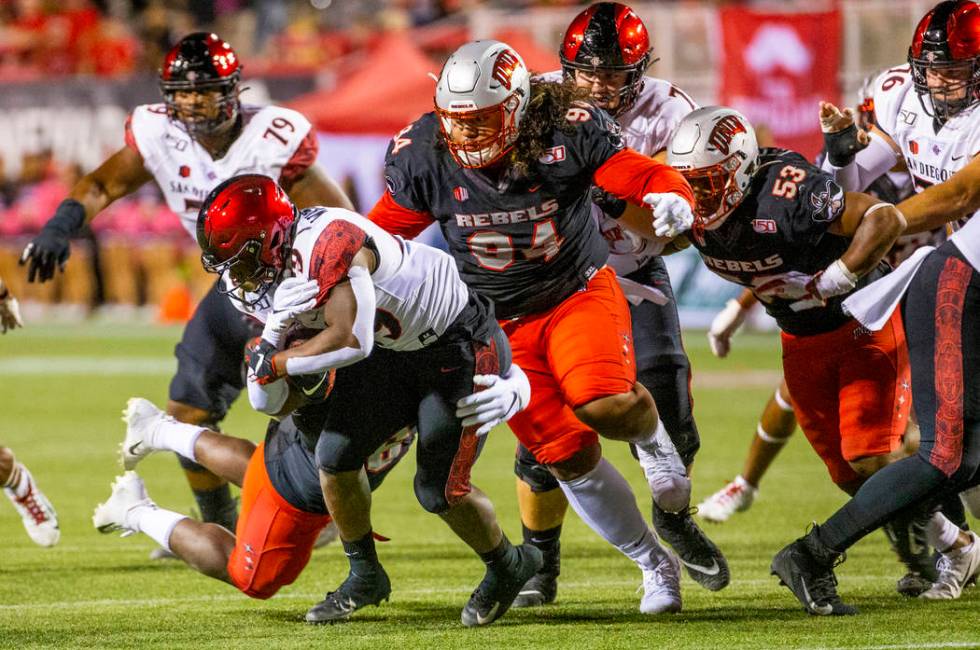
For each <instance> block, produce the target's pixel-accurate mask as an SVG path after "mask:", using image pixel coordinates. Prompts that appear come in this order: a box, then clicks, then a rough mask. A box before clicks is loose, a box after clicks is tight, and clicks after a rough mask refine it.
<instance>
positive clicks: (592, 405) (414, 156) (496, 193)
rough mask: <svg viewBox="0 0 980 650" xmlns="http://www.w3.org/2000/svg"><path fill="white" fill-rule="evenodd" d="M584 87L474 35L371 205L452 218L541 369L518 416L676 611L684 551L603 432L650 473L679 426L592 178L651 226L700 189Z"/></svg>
mask: <svg viewBox="0 0 980 650" xmlns="http://www.w3.org/2000/svg"><path fill="white" fill-rule="evenodd" d="M585 97H586V94H585V93H584V92H582V91H578V90H576V89H574V88H573V87H571V86H570V85H567V84H552V83H547V82H539V81H534V82H532V81H531V80H530V76H529V73H528V70H527V68H526V66H525V65H524V62H523V60H522V59H521V57H520V55H519V54H518V53H517V52H516V51H514V50H513V49H512V48H511V47H509V46H508V45H507V44H505V43H501V42H498V41H476V42H472V43H468V44H466V45H463V46H462V47H460V48H459V49H458V50H456V52H454V53H453V54H452V56H450V57H449V59H448V60H447V61H446V63H445V64H444V65H443V68H442V71H441V74H440V75H439V79H438V82H437V84H436V97H435V104H436V107H435V108H436V110H435V111H434V112H431V113H427V114H425V115H423V116H422V117H421V118H419V119H418V120H416V121H415V122H414V123H413V124H411V125H409V126H408V127H406V128H405V129H404V130H402V131H401V132H400V133H399V134H398V135H397V136H396V137H395V138H394V139H393V140H392V142H391V145H390V146H389V148H388V155H387V163H386V168H385V169H386V171H385V174H386V180H387V184H388V191H387V192H386V193H385V194H384V196H383V197H382V198H381V200H380V201H379V202H378V203H377V204H376V205H375V207H374V208H373V209H372V211H371V213H370V218H371V219H372V220H373V221H375V222H376V223H377V224H379V225H380V226H382V227H383V228H385V229H386V230H388V231H390V232H396V233H398V234H402V235H414V234H416V233H418V232H419V231H421V230H422V229H423V228H425V227H426V226H427V225H428V224H430V223H432V222H433V221H436V222H438V223H439V225H440V227H441V229H442V232H443V234H444V235H445V238H446V241H447V242H448V245H449V250H450V252H451V253H452V255H453V256H454V257H455V258H456V263H457V265H458V267H459V269H460V273H461V275H462V277H463V280H464V281H465V282H466V283H467V284H468V285H469V286H470V287H471V288H472V289H473V290H474V291H476V292H477V293H480V294H482V295H485V296H487V297H489V298H491V299H492V300H493V301H494V305H495V307H496V310H497V317H498V318H500V319H501V325H502V327H503V329H504V331H505V332H506V333H507V335H508V337H509V339H510V343H511V348H512V350H513V354H514V361H515V362H516V363H518V364H519V365H520V366H521V368H523V369H524V371H525V372H527V374H528V377H529V379H530V381H531V387H532V391H531V402H530V404H529V405H528V407H527V409H525V410H524V411H523V412H521V413H518V414H517V415H516V416H515V417H514V418H513V419H512V420H511V422H510V426H511V429H512V430H513V431H514V433H515V434H516V435H517V438H518V440H519V441H520V442H521V443H522V444H523V445H524V446H525V447H526V448H527V449H528V450H529V451H530V452H531V454H532V455H533V456H534V457H535V458H536V459H537V460H538V461H539V462H541V463H543V464H544V465H546V466H547V467H548V471H549V472H551V473H552V475H554V477H555V478H556V479H558V483H559V485H560V486H561V489H562V491H563V492H564V494H565V497H566V498H567V499H568V501H569V503H571V505H572V508H573V509H574V510H575V511H576V513H578V514H579V516H580V517H582V519H583V520H584V521H585V522H586V523H587V524H588V525H589V526H590V527H591V528H592V529H593V530H595V531H596V532H597V533H598V534H599V535H601V536H602V537H603V538H604V539H605V540H606V541H608V542H609V543H611V544H612V545H613V546H615V547H616V548H617V549H618V550H620V552H622V553H623V554H624V555H626V556H627V557H629V558H630V559H631V560H633V561H634V562H636V564H637V565H638V566H639V568H640V569H641V571H642V573H643V588H644V595H643V598H642V600H641V603H640V610H641V611H642V612H644V613H648V614H656V613H661V612H673V611H677V610H679V609H680V607H681V595H680V584H679V569H680V564H679V561H678V560H677V558H676V556H675V555H674V554H673V553H672V552H670V551H669V550H667V549H665V548H664V547H662V546H661V545H660V543H659V540H658V539H657V537H656V535H655V534H654V533H653V532H652V531H650V530H649V527H648V526H647V524H646V522H645V521H644V519H643V516H642V515H641V514H640V511H639V509H638V508H637V506H636V501H635V499H634V497H633V494H632V492H631V490H630V488H629V485H628V484H627V482H626V481H625V479H624V478H623V477H622V475H621V474H620V473H619V472H618V470H616V469H615V468H614V467H613V466H612V465H611V464H610V463H609V462H608V461H606V460H605V459H603V458H602V453H601V448H600V446H599V435H601V436H603V437H605V438H608V439H611V440H623V441H627V442H633V443H635V444H636V446H637V451H638V454H639V457H640V462H641V464H642V465H643V467H644V469H645V470H646V471H647V472H650V471H652V468H653V467H654V465H656V464H657V463H659V462H660V461H659V458H658V456H657V454H658V453H659V452H660V450H661V449H662V448H663V447H662V446H661V445H660V444H658V441H664V442H665V443H666V441H668V440H669V438H668V437H667V434H666V431H664V428H663V425H662V424H661V423H660V420H659V418H658V416H657V408H656V405H655V404H654V401H653V398H652V397H651V396H650V393H649V391H648V390H647V389H646V388H645V387H644V385H643V384H642V383H638V382H637V381H636V364H635V359H634V354H633V339H632V332H631V327H630V314H629V309H628V306H627V305H628V303H627V302H626V300H625V298H624V296H623V293H622V290H621V289H620V287H619V285H618V284H617V282H616V276H615V273H614V272H613V270H612V269H610V268H609V267H607V266H605V264H606V260H607V258H608V256H609V246H608V244H607V243H606V242H605V240H603V238H602V235H601V234H600V232H599V230H598V228H597V227H596V223H595V220H594V219H593V217H592V185H593V184H594V185H596V186H598V187H600V188H602V189H603V190H604V191H606V192H608V193H609V194H611V195H613V196H614V197H616V198H620V199H626V200H627V201H629V202H631V203H632V204H633V205H635V206H644V207H643V209H641V210H639V211H630V210H627V211H626V212H624V215H623V217H622V218H621V219H622V220H623V221H625V222H627V223H628V224H629V225H630V226H631V227H634V228H636V229H637V230H638V232H640V233H641V234H644V235H647V236H649V237H650V238H656V237H657V236H656V233H655V230H654V226H653V224H654V223H659V222H660V221H662V220H664V219H666V218H667V217H668V216H671V215H675V216H676V215H684V214H687V215H690V213H691V203H692V200H693V196H692V195H691V193H690V187H688V185H687V183H685V182H684V179H683V178H682V177H681V176H680V174H678V173H677V172H676V171H674V170H673V169H671V168H670V167H668V166H667V165H664V164H663V163H661V162H658V161H655V160H653V159H651V158H649V157H648V156H644V155H642V154H640V153H637V152H636V151H633V150H631V149H628V148H627V147H626V146H625V145H624V144H623V140H622V136H621V135H620V129H619V126H618V125H617V124H616V123H615V122H614V121H613V120H612V119H611V118H610V117H609V115H608V114H607V113H605V112H604V111H602V110H601V109H599V108H597V107H595V106H593V105H591V104H589V103H587V102H583V101H579V98H585ZM644 197H646V198H647V199H649V202H650V204H651V205H654V206H655V207H654V208H653V218H651V214H650V208H649V207H646V206H645V205H644V202H643V201H644ZM674 475H675V476H676V474H674ZM556 523H557V522H556Z"/></svg>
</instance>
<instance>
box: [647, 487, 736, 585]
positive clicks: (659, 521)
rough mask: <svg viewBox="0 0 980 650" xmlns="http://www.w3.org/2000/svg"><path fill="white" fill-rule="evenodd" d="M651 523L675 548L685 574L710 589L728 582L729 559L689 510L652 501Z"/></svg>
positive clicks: (729, 574) (662, 537) (729, 576)
mask: <svg viewBox="0 0 980 650" xmlns="http://www.w3.org/2000/svg"><path fill="white" fill-rule="evenodd" d="M653 527H654V528H655V529H656V531H657V534H658V535H660V537H661V539H663V540H664V541H665V542H667V543H668V544H670V545H671V546H672V547H673V548H674V552H676V553H677V555H678V557H680V560H681V563H682V564H683V565H684V566H685V567H687V574H688V575H689V576H691V578H692V579H693V580H694V581H695V582H696V583H698V584H699V585H701V586H702V587H704V588H705V589H708V590H709V591H720V590H722V589H724V588H725V587H727V586H728V583H729V582H730V581H731V573H730V572H729V570H728V560H726V559H725V555H724V554H723V553H722V552H721V549H719V548H718V547H717V546H716V545H715V543H714V542H712V541H711V540H710V539H709V538H708V536H707V535H705V533H704V531H703V530H701V528H700V527H699V526H698V525H697V523H695V521H694V517H692V516H691V511H690V510H682V511H681V512H677V513H672V512H666V511H665V510H662V509H661V508H660V507H659V506H658V505H657V504H656V503H654V504H653Z"/></svg>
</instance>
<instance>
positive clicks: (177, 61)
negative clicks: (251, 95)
mask: <svg viewBox="0 0 980 650" xmlns="http://www.w3.org/2000/svg"><path fill="white" fill-rule="evenodd" d="M241 71H242V66H241V63H240V62H239V61H238V56H237V55H236V54H235V51H234V50H233V49H231V45H229V44H228V43H227V42H225V41H223V40H221V38H220V37H219V36H218V35H217V34H209V33H207V32H197V33H194V34H190V35H188V36H185V37H184V38H182V39H180V42H179V43H177V44H176V45H174V47H173V48H172V49H171V50H170V52H168V53H167V56H166V57H165V58H164V59H163V66H162V67H161V68H160V90H161V91H163V101H164V104H166V106H167V114H168V115H169V116H170V118H171V119H173V120H176V121H178V122H180V123H181V124H183V125H184V128H186V129H187V132H188V133H190V134H191V135H198V134H201V135H210V134H213V133H217V132H220V131H222V130H223V129H225V128H227V127H228V126H229V125H230V124H232V123H233V122H234V121H235V120H236V119H238V113H239V111H240V110H241V103H240V101H239V99H238V81H239V79H240V78H241V74H242V72H241ZM215 91H216V92H217V93H218V99H217V106H215V105H214V104H213V103H212V104H211V105H210V106H208V105H207V104H205V103H204V102H200V103H199V102H197V101H194V102H187V103H184V102H181V101H178V98H177V93H178V92H185V93H188V92H196V93H201V94H204V93H211V92H215Z"/></svg>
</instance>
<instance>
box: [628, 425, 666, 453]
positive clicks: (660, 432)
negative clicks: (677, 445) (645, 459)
mask: <svg viewBox="0 0 980 650" xmlns="http://www.w3.org/2000/svg"><path fill="white" fill-rule="evenodd" d="M663 440H667V441H668V442H669V441H670V436H668V435H667V429H666V428H665V427H664V423H663V422H662V421H661V420H660V419H659V418H658V419H657V426H655V427H654V428H653V431H649V432H647V433H645V434H643V435H641V436H639V437H638V438H636V439H635V440H630V442H632V443H633V444H634V445H636V446H637V447H639V448H640V449H642V450H643V451H647V452H650V453H653V450H654V449H656V448H657V447H658V445H659V444H661V441H663ZM673 446H674V445H673V443H671V448H673Z"/></svg>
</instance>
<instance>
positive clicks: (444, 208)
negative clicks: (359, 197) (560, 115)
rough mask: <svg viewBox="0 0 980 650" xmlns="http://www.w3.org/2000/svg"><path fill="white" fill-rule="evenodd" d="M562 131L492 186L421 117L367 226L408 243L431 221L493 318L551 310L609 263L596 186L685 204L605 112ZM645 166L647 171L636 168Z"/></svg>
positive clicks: (389, 166)
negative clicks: (669, 196) (523, 167)
mask: <svg viewBox="0 0 980 650" xmlns="http://www.w3.org/2000/svg"><path fill="white" fill-rule="evenodd" d="M566 122H567V123H566V124H565V125H563V127H562V128H560V129H557V130H555V131H554V132H553V133H552V135H551V146H549V147H548V148H547V150H546V151H545V153H544V155H542V156H541V157H540V158H539V160H538V161H537V162H536V163H534V164H533V165H532V168H531V169H530V170H529V173H528V174H526V175H517V174H516V173H514V172H513V171H512V167H508V168H507V169H506V170H505V171H504V172H502V173H501V174H500V175H499V178H497V179H496V180H494V177H493V176H491V175H489V174H487V173H485V172H483V171H480V170H475V169H465V168H463V167H461V166H460V165H459V164H458V163H457V162H456V161H455V160H454V159H453V157H452V156H451V155H450V153H449V151H448V150H447V149H446V147H445V146H444V144H443V136H442V134H441V133H440V130H439V123H438V119H437V118H436V116H435V115H434V114H432V113H427V114H426V115H423V116H422V117H421V118H420V119H419V120H417V121H416V122H415V123H413V124H412V125H410V126H409V127H407V128H406V129H405V130H403V131H402V132H401V133H399V134H398V135H397V136H396V137H395V138H394V140H392V142H391V145H390V146H389V148H388V155H387V161H386V167H385V175H386V180H387V183H388V192H387V193H386V194H385V196H384V198H382V200H381V201H380V202H379V204H378V205H376V206H375V208H374V209H373V210H372V211H371V214H370V218H371V220H372V221H374V222H376V223H377V224H379V225H380V226H381V227H383V228H385V229H386V230H388V231H391V232H397V233H399V234H404V235H414V234H416V233H418V232H419V231H421V229H422V228H424V227H425V226H426V225H428V224H429V223H430V222H431V221H432V220H433V219H435V220H437V221H438V222H439V224H440V226H441V227H442V231H443V233H444V235H445V236H446V241H447V242H448V243H449V249H450V252H451V253H452V254H453V257H455V258H456V261H457V264H458V265H459V269H460V274H461V276H462V278H463V280H465V282H466V283H467V284H468V285H469V286H470V287H472V288H473V289H474V290H475V291H477V292H478V293H481V294H483V295H485V296H487V297H489V298H491V299H492V300H493V301H494V304H495V307H496V311H497V315H498V317H500V318H504V319H506V318H515V317H518V316H522V315H526V314H531V313H535V312H540V311H543V310H546V309H549V308H551V307H553V306H555V305H557V304H559V303H560V302H562V301H563V300H564V299H565V298H567V297H568V296H569V295H571V294H572V293H574V292H575V291H578V290H579V289H581V288H583V287H584V286H585V285H586V284H587V282H588V280H589V279H590V278H591V277H592V276H593V275H594V274H595V272H596V270H598V269H599V268H601V267H602V266H603V265H604V264H605V263H606V259H607V257H608V252H609V251H608V246H607V245H606V242H605V241H604V240H603V239H602V238H601V237H600V236H599V232H598V229H597V228H596V224H595V220H594V218H593V216H592V196H591V191H590V188H591V186H592V184H593V183H595V184H596V185H598V186H600V187H602V188H603V189H605V190H606V191H608V192H609V193H611V194H613V195H615V196H618V197H620V198H630V199H631V200H633V201H635V202H636V203H639V202H640V200H641V199H642V196H643V195H644V194H645V193H646V192H648V191H653V192H676V193H678V194H681V195H682V196H684V197H685V198H687V197H691V194H690V188H689V187H687V185H686V184H685V183H683V182H680V181H678V180H675V179H673V178H671V179H669V180H665V179H664V176H665V175H666V174H665V173H664V172H665V170H669V168H667V167H666V166H662V167H654V168H651V166H650V165H649V164H648V163H649V162H650V161H649V160H648V159H645V158H642V157H641V156H639V154H637V153H636V152H635V151H632V150H629V149H626V148H625V147H624V144H623V141H622V137H621V136H620V133H619V126H618V125H617V124H616V123H615V122H614V121H613V120H612V119H611V118H610V117H609V116H608V115H607V114H606V113H604V112H602V111H599V110H597V109H594V108H592V107H590V106H587V105H581V106H573V107H572V108H570V109H569V110H568V113H567V115H566ZM641 158H642V160H643V163H647V164H642V165H641V164H638V159H641ZM669 171H672V170H669ZM658 184H659V187H656V188H655V189H650V188H652V187H654V186H655V185H658Z"/></svg>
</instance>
